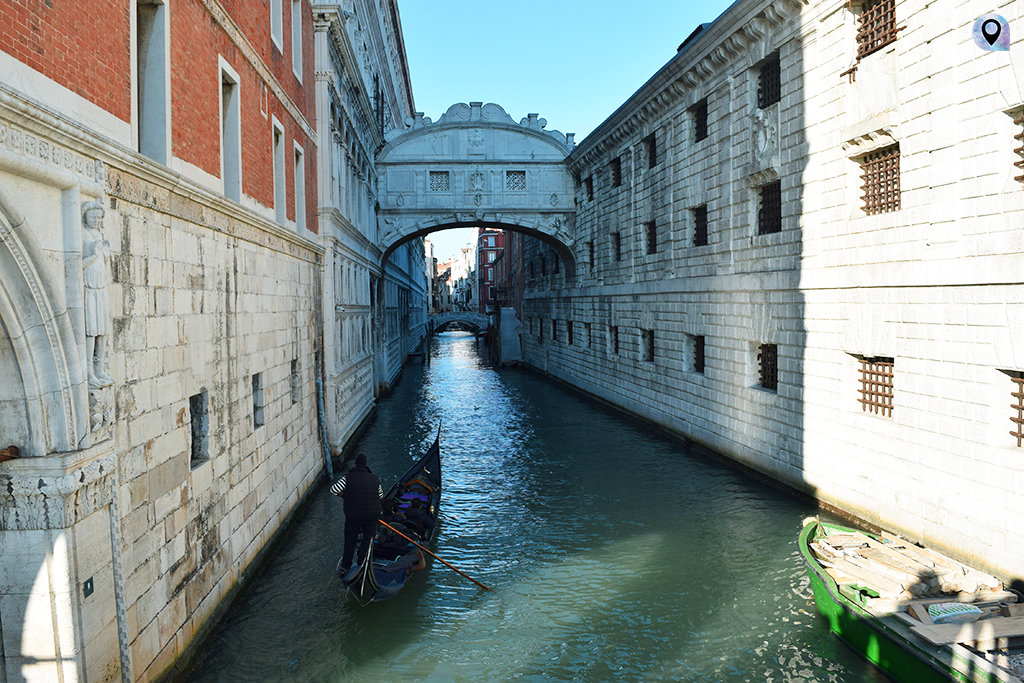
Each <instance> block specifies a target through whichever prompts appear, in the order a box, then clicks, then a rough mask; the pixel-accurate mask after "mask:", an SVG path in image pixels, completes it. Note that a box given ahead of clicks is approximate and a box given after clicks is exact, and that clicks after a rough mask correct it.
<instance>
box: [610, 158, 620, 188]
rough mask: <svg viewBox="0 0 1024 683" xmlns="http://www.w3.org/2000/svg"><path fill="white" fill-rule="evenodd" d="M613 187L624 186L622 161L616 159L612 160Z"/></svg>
mask: <svg viewBox="0 0 1024 683" xmlns="http://www.w3.org/2000/svg"><path fill="white" fill-rule="evenodd" d="M611 166H612V187H619V186H621V185H622V159H620V158H619V157H615V158H614V159H612V164H611Z"/></svg>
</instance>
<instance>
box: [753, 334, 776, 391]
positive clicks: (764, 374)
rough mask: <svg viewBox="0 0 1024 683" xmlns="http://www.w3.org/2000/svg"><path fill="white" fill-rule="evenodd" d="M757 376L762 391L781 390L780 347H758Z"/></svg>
mask: <svg viewBox="0 0 1024 683" xmlns="http://www.w3.org/2000/svg"><path fill="white" fill-rule="evenodd" d="M757 375H758V382H759V383H760V385H761V388H762V389H768V390H770V391H778V390H779V347H778V346H776V345H775V344H761V345H760V346H759V347H757Z"/></svg>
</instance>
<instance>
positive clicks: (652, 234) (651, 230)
mask: <svg viewBox="0 0 1024 683" xmlns="http://www.w3.org/2000/svg"><path fill="white" fill-rule="evenodd" d="M644 232H645V233H646V235H647V253H648V255H650V254H657V253H658V225H657V224H656V223H655V222H654V221H648V222H647V223H645V224H644Z"/></svg>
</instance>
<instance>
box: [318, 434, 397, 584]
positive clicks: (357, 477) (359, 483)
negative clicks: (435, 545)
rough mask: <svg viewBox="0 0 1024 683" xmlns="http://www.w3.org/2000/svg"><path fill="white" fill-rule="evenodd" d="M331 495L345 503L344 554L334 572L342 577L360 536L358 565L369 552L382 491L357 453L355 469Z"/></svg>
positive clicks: (343, 476) (363, 457)
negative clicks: (336, 571) (338, 497)
mask: <svg viewBox="0 0 1024 683" xmlns="http://www.w3.org/2000/svg"><path fill="white" fill-rule="evenodd" d="M331 493H333V494H334V495H336V496H341V497H342V499H343V500H344V501H345V551H344V553H343V554H342V556H341V564H340V565H339V566H338V573H339V574H341V575H344V574H345V573H346V572H347V571H348V570H349V567H351V566H352V556H353V555H354V554H355V549H356V543H357V542H359V539H360V536H361V537H362V542H361V543H359V561H360V562H362V561H363V558H365V557H366V553H367V551H368V550H369V549H370V543H371V542H372V541H373V537H374V534H375V533H376V531H377V519H378V518H379V517H380V513H381V505H380V501H381V498H383V497H384V489H382V488H381V485H380V479H378V478H377V475H376V474H374V473H373V472H372V471H370V468H369V467H367V465H366V456H365V455H364V454H362V453H360V454H359V455H357V456H356V465H355V467H353V468H352V469H351V470H349V472H348V473H347V474H344V475H342V477H341V478H340V479H339V480H338V481H336V482H335V483H334V485H333V486H332V487H331Z"/></svg>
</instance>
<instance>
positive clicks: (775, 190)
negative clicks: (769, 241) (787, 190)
mask: <svg viewBox="0 0 1024 683" xmlns="http://www.w3.org/2000/svg"><path fill="white" fill-rule="evenodd" d="M758 194H759V195H760V202H759V206H758V208H757V234H758V235H768V234H771V233H774V232H782V182H781V181H779V180H776V181H775V182H771V183H768V184H767V185H762V186H761V187H760V189H759V191H758Z"/></svg>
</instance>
